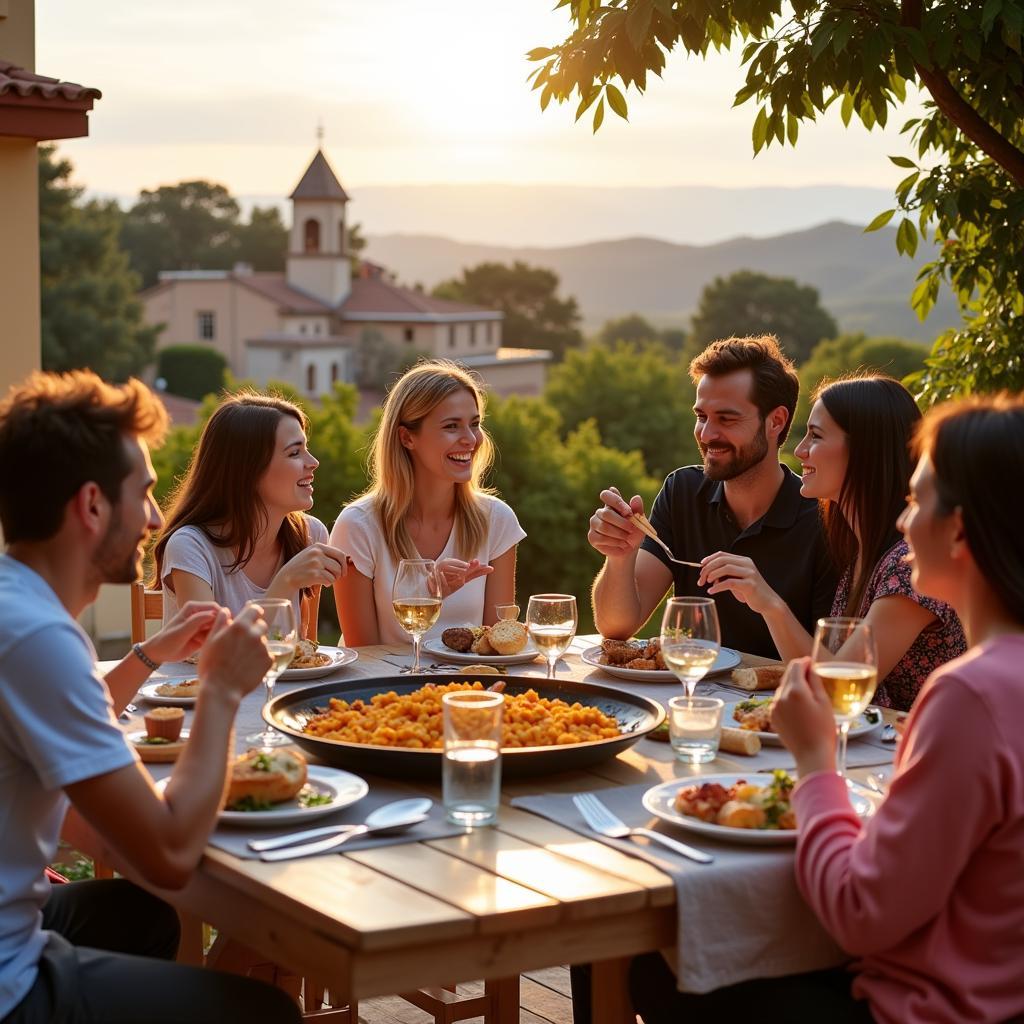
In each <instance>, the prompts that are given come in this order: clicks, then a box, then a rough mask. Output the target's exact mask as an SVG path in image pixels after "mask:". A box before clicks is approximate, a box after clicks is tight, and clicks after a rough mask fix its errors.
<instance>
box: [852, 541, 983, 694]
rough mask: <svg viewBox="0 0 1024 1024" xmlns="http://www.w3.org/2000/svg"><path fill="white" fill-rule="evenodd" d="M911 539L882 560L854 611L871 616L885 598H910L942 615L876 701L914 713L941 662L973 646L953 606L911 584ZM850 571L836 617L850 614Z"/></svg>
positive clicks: (910, 650) (885, 682) (885, 683)
mask: <svg viewBox="0 0 1024 1024" xmlns="http://www.w3.org/2000/svg"><path fill="white" fill-rule="evenodd" d="M906 555H907V542H906V541H903V540H901V541H900V542H899V543H898V544H894V545H893V546H892V547H891V548H889V550H888V551H887V552H886V553H885V554H884V555H882V557H881V559H879V562H878V565H876V566H875V571H874V573H872V576H871V580H870V581H869V582H868V585H867V588H866V589H865V591H864V597H863V599H862V600H861V603H860V608H858V609H857V611H856V612H855V613H854V614H856V615H858V616H863V615H867V613H868V608H869V607H870V606H871V604H872V603H873V602H874V601H877V600H878V599H879V598H880V597H893V596H899V597H909V598H910V600H911V601H916V602H917V603H918V604H919V605H921V607H922V608H927V609H928V611H930V612H931V613H932V614H933V615H934V616H935V617H936V619H938V621H937V622H933V623H932V624H931V625H930V626H927V627H926V628H925V629H923V630H922V631H921V632H920V633H919V634H918V635H917V638H916V639H915V640H914V642H913V643H912V644H911V645H910V647H908V648H907V651H906V653H905V654H904V655H903V657H902V658H901V659H900V660H899V662H898V663H897V664H896V667H895V668H894V669H893V670H892V671H891V672H890V673H889V674H888V675H887V676H886V677H885V679H884V680H882V682H881V684H880V685H879V687H878V690H877V691H876V692H875V699H874V701H873V702H872V703H874V704H877V705H879V706H880V707H883V708H895V709H896V710H898V711H909V710H910V705H911V704H913V703H914V698H915V697H916V696H917V691H918V690H920V689H921V686H922V685H923V684H924V681H925V680H926V679H927V678H928V676H929V675H931V673H932V672H933V671H934V670H935V669H937V668H938V667H939V666H940V665H944V664H945V663H946V662H947V661H952V660H953V658H956V657H958V656H959V655H961V654H963V653H964V651H966V650H967V639H966V637H965V636H964V630H963V626H961V625H960V620H959V619H958V618H957V615H956V612H954V611H953V609H952V608H950V606H949V605H948V604H943V603H942V601H936V600H934V599H932V598H930V597H924V596H922V595H921V594H918V593H917V592H916V591H915V590H914V588H913V587H912V586H911V585H910V572H911V569H910V565H909V564H908V563H907V561H906ZM850 578H851V572H850V570H849V569H847V570H846V572H844V573H843V576H842V579H840V581H839V589H838V590H836V596H835V600H834V601H833V602H832V614H833V615H845V614H846V611H845V609H846V601H847V599H848V597H849V595H850Z"/></svg>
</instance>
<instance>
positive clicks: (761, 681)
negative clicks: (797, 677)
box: [732, 665, 786, 691]
mask: <svg viewBox="0 0 1024 1024" xmlns="http://www.w3.org/2000/svg"><path fill="white" fill-rule="evenodd" d="M785 671H786V666H785V665H760V666H758V667H757V668H734V669H733V670H732V681H733V684H734V685H735V686H738V687H739V688H740V689H741V690H750V691H754V690H774V689H775V688H776V687H777V686H778V685H779V683H781V682H782V674H783V673H784V672H785Z"/></svg>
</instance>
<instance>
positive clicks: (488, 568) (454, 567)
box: [436, 558, 494, 597]
mask: <svg viewBox="0 0 1024 1024" xmlns="http://www.w3.org/2000/svg"><path fill="white" fill-rule="evenodd" d="M436 568H437V579H438V583H439V585H440V587H441V596H442V597H448V596H449V595H450V594H454V593H455V591H456V590H459V589H460V588H462V587H464V586H465V585H466V584H467V583H469V582H470V581H471V580H475V579H478V578H479V577H480V576H489V575H490V574H491V573H492V572H494V566H493V565H482V564H481V562H480V559H479V558H471V559H470V560H469V561H468V562H463V561H462V560H461V559H459V558H442V559H440V560H439V561H438V562H437V563H436Z"/></svg>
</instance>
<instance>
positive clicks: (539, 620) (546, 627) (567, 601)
mask: <svg viewBox="0 0 1024 1024" xmlns="http://www.w3.org/2000/svg"><path fill="white" fill-rule="evenodd" d="M577 621H578V619H577V615H576V598H575V597H573V596H572V594H534V595H533V597H531V598H530V603H529V604H528V605H527V606H526V628H527V630H529V633H530V639H531V640H533V642H534V643H535V644H536V645H537V649H538V650H539V651H540V653H541V654H543V655H544V657H545V658H546V659H547V662H548V675H547V677H548V679H554V678H555V662H556V661H558V659H559V658H560V657H561V656H562V655H563V654H565V652H566V649H567V648H568V647H569V644H571V643H572V638H573V637H574V636H575V635H576V623H577Z"/></svg>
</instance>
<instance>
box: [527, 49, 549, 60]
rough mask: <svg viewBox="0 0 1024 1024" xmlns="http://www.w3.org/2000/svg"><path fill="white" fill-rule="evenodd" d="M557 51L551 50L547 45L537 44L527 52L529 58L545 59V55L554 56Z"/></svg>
mask: <svg viewBox="0 0 1024 1024" xmlns="http://www.w3.org/2000/svg"><path fill="white" fill-rule="evenodd" d="M554 54H555V51H554V50H549V49H548V48H547V47H546V46H535V47H534V48H533V49H532V50H530V51H529V52H528V53H527V54H526V59H527V60H544V58H545V57H552V56H554Z"/></svg>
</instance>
